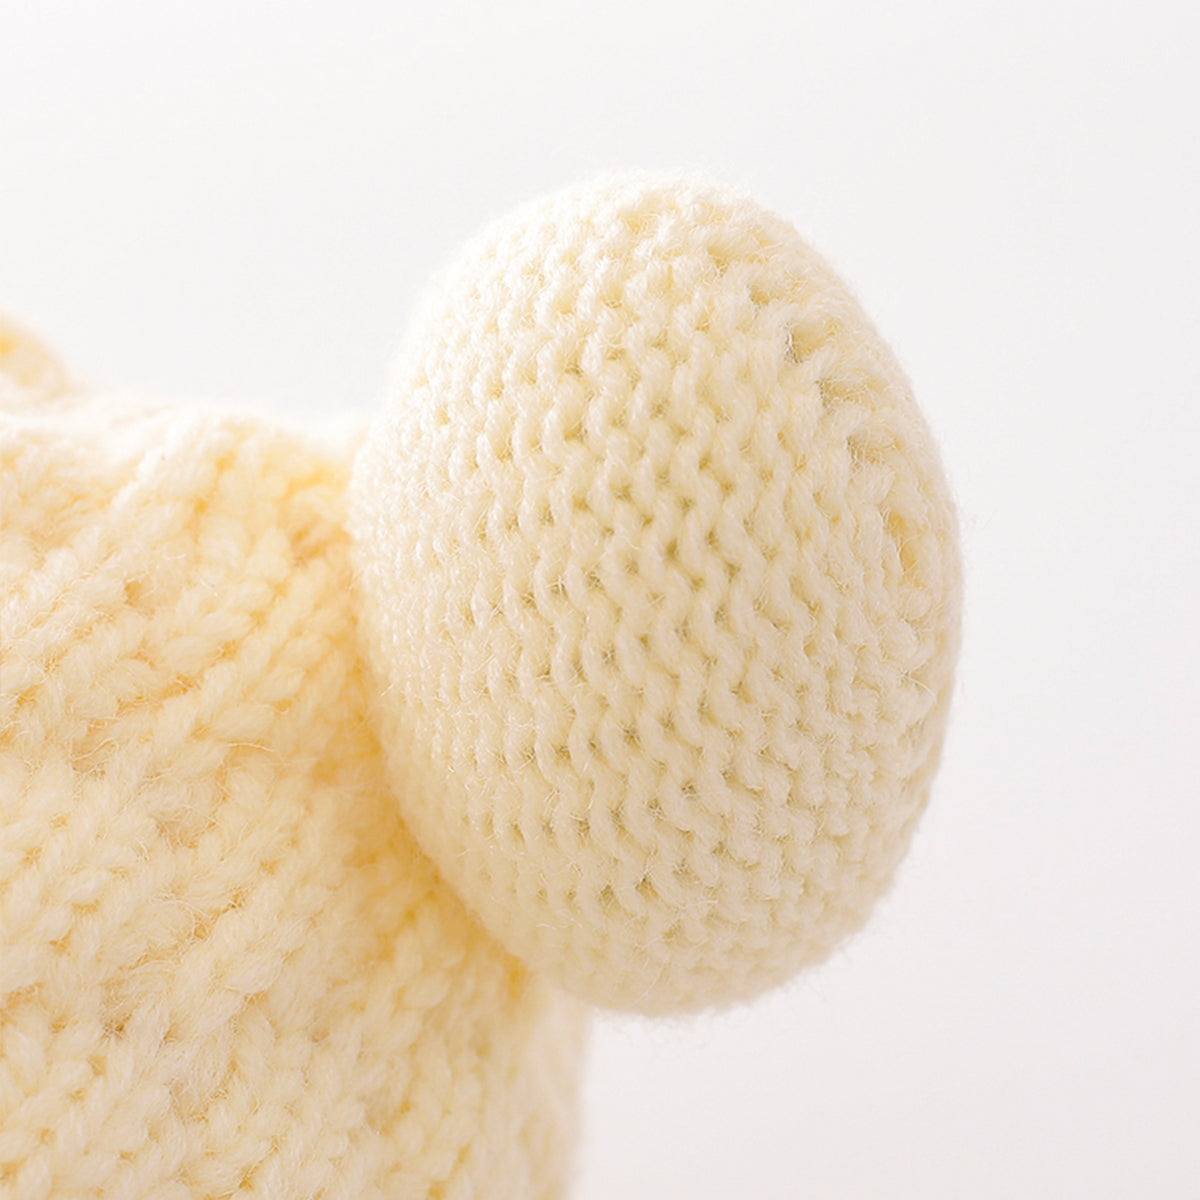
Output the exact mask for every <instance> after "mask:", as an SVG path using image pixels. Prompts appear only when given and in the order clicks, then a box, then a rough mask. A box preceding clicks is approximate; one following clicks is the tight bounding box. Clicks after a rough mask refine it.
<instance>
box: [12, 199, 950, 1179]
mask: <svg viewBox="0 0 1200 1200" xmlns="http://www.w3.org/2000/svg"><path fill="white" fill-rule="evenodd" d="M959 591H960V570H959V559H958V548H957V532H956V525H955V515H954V509H953V505H952V503H951V499H950V496H949V494H948V491H947V488H946V484H945V481H944V477H943V473H942V469H941V466H940V463H939V460H938V455H937V452H936V449H935V447H934V445H933V443H932V441H931V438H930V435H929V432H928V430H927V428H926V425H925V423H924V421H923V419H922V417H921V415H920V413H919V412H918V410H917V408H916V406H915V405H914V402H913V400H912V397H911V394H910V391H909V388H908V385H907V383H906V381H905V379H904V377H903V375H902V373H901V372H900V370H899V368H898V367H897V365H896V363H895V361H894V359H893V358H892V356H891V354H890V352H889V351H888V350H887V348H886V347H885V346H884V344H883V343H882V342H881V340H880V339H879V337H878V335H877V334H876V333H875V331H874V330H873V328H872V327H871V325H870V324H869V322H868V321H867V319H866V318H865V317H864V315H863V314H862V312H861V311H860V309H859V307H858V305H857V304H856V302H855V301H854V300H853V299H852V298H851V296H850V295H849V294H848V293H847V291H846V290H845V288H844V287H843V285H842V284H841V283H840V282H839V281H838V280H837V279H836V277H835V276H834V275H833V274H832V273H831V272H830V270H829V269H828V267H827V266H826V265H825V264H824V263H823V262H822V261H821V260H820V259H819V258H818V257H817V256H816V255H815V254H814V253H813V252H812V251H811V250H810V249H809V248H808V247H807V246H806V245H805V244H804V243H803V242H802V241H800V239H799V238H798V237H797V236H796V234H795V232H794V231H793V230H792V229H791V227H790V226H788V225H787V224H786V223H785V222H783V221H782V220H781V219H780V218H778V217H776V216H774V215H772V214H770V213H767V212H766V211H764V210H763V209H762V208H760V207H759V206H757V205H756V204H755V203H753V202H752V201H750V200H748V199H746V198H744V197H741V196H739V195H737V194H734V193H731V192H728V191H725V190H723V189H720V188H715V187H711V186H708V185H703V184H695V183H690V182H679V181H663V180H657V179H653V178H645V177H632V178H622V179H617V180H609V181H605V182H603V183H601V184H596V185H592V186H589V187H581V188H576V189H572V190H569V191H566V192H563V193H560V194H558V195H557V196H554V197H551V198H549V199H547V200H545V201H542V202H539V203H537V204H534V205H531V206H528V207H526V208H524V209H522V210H520V211H518V212H517V213H515V214H513V215H512V216H510V217H509V218H507V219H506V220H504V221H501V222H499V223H498V224H496V225H493V226H492V227H490V228H489V229H488V230H486V231H485V232H484V233H483V234H481V235H480V236H479V237H478V238H477V239H476V240H475V241H474V242H473V243H472V244H471V245H470V246H469V247H468V248H467V250H466V251H465V253H464V254H463V255H462V256H461V257H460V259H459V260H458V262H457V263H456V264H455V265H454V267H453V268H452V269H451V270H449V271H448V272H447V273H446V274H445V275H444V276H443V277H442V278H441V279H440V281H439V283H438V285H437V286H436V287H435V288H434V289H433V290H432V291H431V293H430V298H429V300H428V302H427V303H426V305H425V308H424V309H423V311H422V313H421V314H420V315H419V317H418V319H417V321H416V323H415V325H414V328H413V330H412V332H411V334H410V336H409V338H408V340H407V342H406V343H405V345H404V347H403V349H402V351H401V354H400V359H399V363H398V367H397V370H396V373H395V376H394V380H393V384H392V386H391V388H390V390H389V395H388V397H387V402H386V403H385V405H384V406H383V408H382V410H381V412H380V413H379V415H378V416H377V417H376V418H374V419H373V420H372V422H371V423H370V425H369V427H363V428H359V427H357V426H351V425H347V426H346V427H345V428H344V430H343V432H342V434H341V436H338V437H334V436H331V435H330V434H329V433H328V431H326V432H324V433H320V434H318V433H315V432H305V431H304V430H299V429H290V428H287V427H285V426H284V425H283V424H280V423H271V422H268V421H266V420H264V419H263V418H261V417H255V416H250V415H246V414H239V413H234V412H224V411H219V410H205V409H199V408H181V407H173V406H156V405H150V404H145V403H140V402H133V401H129V400H126V399H123V398H119V397H113V396H105V395H92V394H89V393H86V392H84V391H82V390H80V389H76V388H74V387H73V386H72V385H71V384H70V383H69V382H68V379H67V377H66V375H65V373H64V372H63V371H62V370H61V368H59V367H58V365H57V363H56V361H55V360H54V358H53V356H52V355H50V354H49V353H48V352H47V351H45V350H44V349H42V348H41V347H40V346H38V345H37V344H36V342H34V341H33V340H32V339H31V338H30V337H29V336H28V335H26V334H24V333H23V332H22V331H20V330H19V329H17V328H16V327H15V326H11V327H10V326H4V325H0V652H2V658H0V1195H3V1196H4V1197H10V1196H11V1197H13V1198H14V1200H50V1198H53V1200H66V1198H68V1197H69V1198H72V1200H83V1198H84V1197H87V1198H89V1200H100V1198H103V1200H115V1198H116V1197H122V1198H128V1200H141V1198H143V1197H144V1198H150V1197H154V1198H155V1200H160V1198H161V1200H185V1198H187V1200H193V1198H200V1197H203V1198H210V1197H212V1198H215V1197H229V1196H238V1197H252V1196H255V1197H270V1198H272V1200H293V1198H300V1197H304V1198H313V1200H316V1198H318V1197H320V1198H323V1200H335V1198H336V1200H366V1198H369V1197H378V1198H380V1200H382V1198H385V1197H386V1198H388V1200H395V1198H401V1197H402V1198H406V1200H407V1198H411V1200H432V1198H433V1197H441V1198H444V1200H449V1198H452V1197H453V1198H457V1200H473V1198H480V1200H482V1198H485V1197H486V1198H487V1200H510V1198H511V1200H537V1198H549V1197H559V1196H562V1195H564V1194H565V1191H566V1188H567V1184H568V1180H569V1164H570V1153H571V1147H572V1141H573V1135H574V1128H575V1094H576V1083H577V1074H578V1065H579V1057H580V1051H581V1047H582V1039H583V1033H584V1028H585V1020H586V1006H587V1004H588V1003H590V1004H600V1005H609V1006H615V1007H618V1008H623V1009H631V1010H638V1011H643V1012H648V1013H657V1012H671V1011H683V1010H693V1009H699V1008H704V1007H711V1006H715V1005H722V1004H728V1003H731V1002H734V1001H739V1000H745V999H748V998H750V997H752V996H754V995H756V994H758V993H760V992H762V991H763V990H764V989H766V988H769V987H771V986H773V985H775V984H778V983H780V982H782V981H783V980H785V979H787V978H789V977H790V976H792V975H793V974H794V973H795V972H796V971H797V970H799V969H800V968H802V967H803V966H805V965H807V964H811V963H815V962H818V961H820V960H821V959H822V958H824V957H825V956H827V955H828V954H829V952H830V951H831V950H832V949H833V948H834V947H835V946H836V945H837V944H838V943H839V942H840V941H841V940H842V939H844V938H845V937H846V936H847V935H848V934H850V933H851V932H853V931H854V930H855V929H857V928H858V927H859V926H860V925H861V924H862V922H863V921H864V920H865V919H866V917H867V915H868V913H869V910H870V908H871V906H872V904H873V903H874V901H875V900H876V899H877V898H878V897H879V895H880V894H881V893H882V892H883V891H884V890H885V889H886V888H887V887H888V885H889V883H890V881H891V879H892V877H893V874H894V872H895V869H896V866H897V864H898V862H899V860H900V858H901V857H902V855H903V853H904V851H905V849H906V847H907V845H908V842H909V840H910V837H911V834H912V831H913V827H914V823H915V822H916V820H917V818H918V816H919V814H920V812H921V810H922V808H923V807H924V805H925V803H926V800H927V798H928V794H929V789H930V784H931V781H932V777H933V774H934V771H935V769H936V766H937V762H938V758H939V755H940V752H941V746H942V741H943V737H944V733H945V726H946V719H947V712H948V706H949V700H950V694H951V690H952V682H953V667H954V660H955V655H956V651H957V644H958V633H959V624H958V621H959V618H958V611H959Z"/></svg>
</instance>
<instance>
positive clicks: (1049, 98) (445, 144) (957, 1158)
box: [0, 0, 1200, 1200]
mask: <svg viewBox="0 0 1200 1200" xmlns="http://www.w3.org/2000/svg"><path fill="white" fill-rule="evenodd" d="M0 37H2V39H3V43H4V49H3V52H2V54H0V58H2V60H3V69H2V70H0V305H2V306H3V307H5V308H6V309H8V310H9V311H11V312H12V313H13V314H14V315H15V316H17V317H18V318H19V319H21V320H23V321H25V322H26V323H28V324H30V325H32V326H33V327H35V328H37V329H39V330H40V332H41V333H42V334H43V335H44V336H45V337H46V338H47V340H49V341H50V342H51V343H52V344H54V345H56V346H57V347H58V348H59V349H60V350H61V352H62V353H63V354H64V355H66V357H67V359H68V360H69V363H70V364H71V366H72V367H73V368H74V370H75V372H76V373H77V374H78V375H79V376H80V377H82V378H85V379H88V380H90V381H93V382H96V383H100V384H107V385H119V386H122V387H125V386H128V387H130V388H134V389H138V390H143V391H150V392H155V393H166V394H172V395H180V396H189V397H196V396H210V397H220V398H235V399H242V400H245V401H247V402H248V403H255V404H260V405H263V406H270V407H273V408H277V409H287V410H289V411H298V412H306V413H312V414H317V413H322V412H332V411H335V410H338V409H341V408H344V407H346V406H348V405H360V406H362V407H364V408H365V407H369V406H370V405H371V404H372V403H373V400H374V397H375V396H376V395H377V394H378V392H379V390H380V389H381V387H382V386H383V383H384V380H385V378H386V370H387V362H388V359H389V356H390V353H391V349H392V347H393V345H394V343H395V341H396V339H397V337H398V335H399V332H400V330H401V328H402V326H403V323H404V321H405V319H406V316H407V314H408V313H409V312H410V310H411V308H412V306H413V304H414V302H415V299H416V296H417V294H418V292H419V290H420V288H421V286H422V284H423V283H424V281H425V279H426V277H427V275H428V274H429V272H430V271H431V270H432V269H434V268H435V267H436V266H438V265H439V264H440V263H441V262H442V261H443V260H444V259H445V258H446V256H447V255H449V254H450V253H452V251H453V250H454V249H455V247H456V246H457V245H458V244H459V243H460V242H461V240H462V239H463V238H464V237H465V236H466V235H468V234H469V233H470V232H471V231H472V230H473V229H474V228H475V227H476V226H477V225H478V224H479V223H480V222H481V221H482V220H484V219H486V218H487V217H489V216H492V215H495V214H497V213H499V212H501V211H503V210H505V209H507V208H508V207H510V206H511V205H512V204H513V203H515V202H517V201H519V200H522V199H525V198H527V197H529V196H531V195H533V194H535V193H537V192H540V191H543V190H545V189H548V188H554V187H558V186H560V185H562V184H565V183H567V182H570V181H572V180H574V179H577V178H580V177H586V176H588V175H591V174H594V173H596V172H598V171H602V170H607V169H610V168H615V167H627V166H634V167H651V168H666V169H671V170H693V171H700V172H703V173H705V174H709V175H714V176H716V177H718V178H720V179H724V180H727V181H730V182H733V183H737V184H741V185H745V186H747V187H749V188H751V189H752V190H754V191H755V192H757V193H758V194H759V195H760V197H761V198H762V199H764V200H765V201H766V202H767V203H769V204H770V205H771V206H773V207H774V208H776V209H778V210H779V211H781V212H782V213H784V214H785V215H787V216H788V217H789V218H790V219H791V220H792V221H793V222H794V223H795V224H796V225H797V226H798V228H799V229H800V230H801V232H802V233H803V234H804V235H805V236H806V237H808V238H809V239H810V240H811V241H813V242H814V243H815V244H816V245H817V246H818V247H819V248H820V249H821V250H822V252H823V253H824V254H825V255H826V256H827V257H828V258H829V259H830V260H831V261H832V262H833V263H834V264H835V265H836V266H837V267H838V268H839V269H840V270H841V271H842V272H843V273H844V274H845V276H846V277H847V278H848V279H849V280H850V282H851V284H852V285H853V286H854V287H855V289H856V290H857V292H858V294H859V296H860V297H861V299H862V300H863V303H864V305H865V306H866V308H867V309H868V311H869V312H870V313H871V314H872V315H873V316H874V318H875V319H876V321H877V323H878V325H879V327H880V328H881V330H882V332H883V333H884V335H885V337H887V338H888V339H889V340H890V341H891V342H892V344H893V345H894V347H895V348H896V350H897V351H898V353H899V355H900V357H901V359H902V361H903V362H904V364H905V366H906V368H907V370H908V372H909V374H910V376H911V378H912V380H913V383H914V387H915V389H916V392H917V395H918V398H919V400H920V402H921V404H922V406H923V407H924V409H925V411H926V413H927V415H928V417H929V420H930V422H931V424H932V426H933V428H934V430H935V432H936V434H937V436H938V437H939V439H940V441H941V443H942V447H943V451H944V455H945V459H946V463H947V467H948V470H949V473H950V477H951V481H952V484H953V485H954V487H955V489H956V492H957V495H958V499H959V504H960V507H961V514H962V520H963V527H964V537H965V550H966V555H967V568H968V576H967V616H966V631H965V654H964V659H963V664H962V669H961V672H960V683H959V687H958V692H957V696H956V705H955V712H954V717H953V719H952V725H951V730H950V736H949V743H948V748H947V753H946V757H945V761H944V767H943V770H942V773H941V775H940V777H939V780H938V783H937V785H936V788H935V792H934V796H933V801H932V805H931V807H930V810H929V812H928V814H927V816H926V818H925V820H924V823H923V825H922V827H921V830H920V832H919V833H918V836H917V839H916V842H915V844H914V848H913V852H912V855H911V857H910V858H909V860H908V862H907V863H906V865H905V866H904V868H903V870H902V872H901V874H900V877H899V879H898V881H897V885H896V887H895V889H894V892H893V893H892V895H891V896H890V897H889V898H888V899H887V901H886V902H885V903H884V905H883V907H882V909H881V911H880V912H879V913H878V914H877V917H876V919H875V921H874V922H873V923H872V925H871V926H870V928H869V929H868V931H867V932H866V933H864V934H863V935H862V936H861V937H860V938H858V939H857V940H856V941H854V942H853V943H852V944H851V945H850V946H849V947H848V948H847V949H846V950H845V951H844V952H842V953H841V954H840V955H839V956H838V957H837V958H836V959H835V960H834V961H833V962H831V963H830V964H828V965H827V966H825V967H824V968H822V969H820V970H819V971H817V972H815V973H813V974H810V975H808V976H806V977H804V978H803V979H801V980H799V981H798V982H797V983H796V984H795V985H794V986H792V987H790V988H789V989H787V990H785V991H784V992H782V993H778V994H775V995H773V996H771V997H769V998H767V999H766V1000H764V1001H762V1002H760V1003H758V1004H756V1005H754V1006H751V1007H748V1008H743V1009H740V1010H738V1011H736V1012H733V1013H730V1014H726V1015H723V1016H718V1017H708V1018H702V1019H697V1020H693V1021H686V1022H674V1023H667V1024H661V1023H657V1024H652V1023H648V1022H643V1021H634V1020H623V1019H615V1018H606V1019H604V1020H603V1021H602V1022H601V1023H600V1025H599V1027H598V1029H597V1031H596V1036H595V1038H594V1042H593V1053H592V1058H591V1062H590V1074H589V1077H588V1084H587V1093H586V1112H585V1116H586V1129H587V1136H586V1140H585V1144H584V1149H583V1155H582V1161H581V1165H580V1184H579V1189H578V1196H579V1200H610V1198H612V1197H621V1198H622V1200H662V1198H663V1197H668V1196H671V1197H675V1196H678V1197H683V1196H686V1197H689V1198H690V1200H708V1198H711V1200H718V1198H720V1200H727V1198H729V1197H736V1196H753V1197H755V1198H756V1200H775V1198H779V1200H782V1198H785V1197H787V1198H791V1197H801V1196H805V1197H808V1196H811V1197H821V1198H842V1197H846V1198H863V1200H868V1198H869V1200H876V1198H879V1197H886V1198H888V1200H896V1198H908V1197H911V1198H913V1200H916V1198H920V1200H935V1198H940V1197H944V1198H947V1200H950V1198H954V1200H957V1198H960V1197H964V1196H969V1197H972V1198H973V1200H986V1198H990V1197H998V1198H999V1197H1004V1198H1011V1197H1021V1198H1022V1200H1030V1198H1032V1197H1047V1198H1050V1197H1055V1198H1058V1197H1068V1196H1069V1197H1087V1198H1088V1200H1102V1198H1108V1197H1131V1198H1132V1197H1137V1198H1142V1197H1151V1196H1154V1197H1183V1196H1195V1195H1200V1142H1198V1141H1197V1138H1196V1136H1195V1135H1196V1128H1195V1127H1196V1114H1197V1111H1200V1033H1198V1029H1197V1024H1198V1023H1197V1001H1196V996H1197V991H1198V988H1200V967H1198V965H1197V947H1200V917H1198V909H1200V905H1198V899H1200V890H1198V887H1197V883H1196V877H1197V866H1196V862H1197V857H1198V840H1200V839H1198V835H1200V785H1198V782H1197V781H1198V779H1200V683H1198V680H1200V653H1198V640H1200V639H1198V637H1197V622H1196V619H1195V610H1196V588H1197V585H1198V584H1200V534H1198V531H1197V526H1198V523H1200V522H1198V518H1200V504H1198V502H1200V485H1198V482H1197V479H1198V474H1200V468H1198V464H1197V446H1198V445H1200V416H1198V413H1200V363H1198V361H1197V358H1198V354H1197V345H1198V340H1197V329H1198V328H1200V253H1198V239H1197V213H1198V212H1200V194H1198V192H1200V188H1198V181H1200V154H1198V151H1197V147H1198V142H1200V138H1198V134H1197V121H1196V114H1197V113H1198V112H1200V88H1198V87H1197V84H1196V82H1195V79H1196V73H1195V59H1196V48H1197V42H1198V37H1197V18H1196V16H1195V14H1194V10H1193V8H1192V7H1191V6H1185V5H1183V4H1167V3H1149V4H1137V5H1134V4H1110V5H1093V4H1086V5H1085V4H1051V5H1046V4H1045V3H1044V2H1042V3H1027V2H1023V3H1006V4H999V3H997V4H987V3H973V4H969V5H959V4H949V3H946V4H940V5H931V4H907V5H886V4H877V5H867V4H858V3H854V4H839V5H831V4H820V5H817V4H806V3H787V4H784V3H779V4H775V5H767V4H760V3H746V4H741V5H731V4H714V3H690V4H687V5H684V4H671V3H666V2H664V0H638V2H637V3H631V2H626V0H619V2H616V3H610V4H605V5H598V4H580V3H576V2H574V0H567V2H563V0H559V2H557V3H544V4H530V3H519V4H518V3H508V4H497V5H485V4H477V5H463V4H453V3H451V4H433V3H428V4H423V5H418V4H404V5H401V4H394V3H389V4H384V3H377V4H346V3H342V4H332V3H328V4H296V5H287V6H284V5H268V4H262V3H251V4H247V3H236V4H234V3H228V2H220V3H213V2H209V3H205V4H203V5H196V4H187V5H184V4H179V3H158V4H153V5H151V4H148V3H141V4H134V3H131V2H129V0H112V2H110V3H108V4H106V5H103V6H99V5H97V6H84V5H65V4H55V3H39V4H37V5H34V4H13V3H8V2H6V0H0Z"/></svg>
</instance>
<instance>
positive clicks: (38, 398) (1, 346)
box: [0, 313, 69, 410]
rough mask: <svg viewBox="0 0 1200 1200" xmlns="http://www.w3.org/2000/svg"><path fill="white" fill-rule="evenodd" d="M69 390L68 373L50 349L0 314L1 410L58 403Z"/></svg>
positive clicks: (27, 331)
mask: <svg viewBox="0 0 1200 1200" xmlns="http://www.w3.org/2000/svg"><path fill="white" fill-rule="evenodd" d="M68 389H69V384H68V381H67V376H66V372H65V371H64V370H63V368H62V365H61V364H60V363H59V361H58V359H57V358H55V356H54V354H53V353H52V352H51V351H50V350H49V348H48V347H46V346H44V345H43V344H42V343H41V342H40V341H39V340H38V339H37V338H36V337H34V335H33V334H32V333H30V332H29V330H27V329H25V328H23V327H22V326H20V325H18V324H17V323H16V322H15V321H13V320H11V319H10V318H9V317H6V316H5V315H4V314H3V313H0V408H6V409H9V410H18V409H20V408H22V407H27V406H32V405H34V404H38V403H40V402H43V401H48V400H54V399H57V398H58V397H60V396H62V395H63V394H65V393H66V392H67V391H68Z"/></svg>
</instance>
